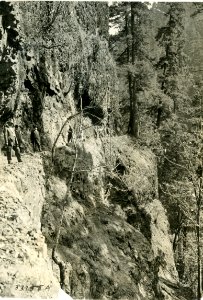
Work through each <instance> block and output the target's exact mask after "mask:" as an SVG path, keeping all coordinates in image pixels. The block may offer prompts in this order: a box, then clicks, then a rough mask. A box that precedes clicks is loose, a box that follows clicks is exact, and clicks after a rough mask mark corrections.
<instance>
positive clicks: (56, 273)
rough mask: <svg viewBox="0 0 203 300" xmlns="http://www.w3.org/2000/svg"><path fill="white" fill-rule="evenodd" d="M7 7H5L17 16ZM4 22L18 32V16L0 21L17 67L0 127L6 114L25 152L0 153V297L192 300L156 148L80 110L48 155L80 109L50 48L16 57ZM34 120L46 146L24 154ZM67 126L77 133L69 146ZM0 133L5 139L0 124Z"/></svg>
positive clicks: (4, 99) (6, 57)
mask: <svg viewBox="0 0 203 300" xmlns="http://www.w3.org/2000/svg"><path fill="white" fill-rule="evenodd" d="M5 7H6V8H7V10H5ZM5 7H3V6H1V9H2V10H3V15H5V16H7V17H8V16H10V18H11V20H13V18H14V19H15V17H14V15H13V11H10V10H9V9H8V7H7V6H6V5H5ZM11 15H12V17H11ZM9 26H11V28H14V29H15V30H17V29H16V23H15V22H14V23H13V22H12V23H11V24H10V25H9V24H5V23H4V22H3V23H2V26H0V28H1V30H2V35H1V42H2V47H3V48H2V49H5V48H7V50H8V51H7V52H6V54H5V53H4V52H2V53H1V60H2V61H4V62H5V65H6V66H8V67H9V66H10V67H11V69H10V71H12V70H13V71H14V74H15V76H13V71H12V72H11V75H12V76H11V77H9V76H8V77H9V78H10V79H11V81H10V84H9V86H12V87H13V91H14V92H13V94H11V93H10V94H9V93H8V95H7V93H6V92H5V91H6V89H5V90H3V88H1V91H3V93H2V95H1V96H2V97H1V106H0V108H1V110H0V112H1V122H2V123H1V125H3V123H4V121H5V120H6V119H8V118H10V117H11V116H12V117H13V118H14V121H15V123H18V124H19V125H22V126H23V136H24V139H25V141H26V143H27V152H26V154H25V155H24V156H23V163H20V164H18V163H17V162H16V163H15V164H13V165H11V166H7V165H6V158H5V157H4V156H3V153H1V160H0V161H1V168H0V199H1V219H0V222H1V227H0V228H1V229H2V234H1V236H2V238H1V239H2V240H1V250H0V251H1V256H0V260H1V262H2V263H1V266H0V278H1V281H0V283H1V286H0V287H1V296H7V297H8V296H14V297H41V298H43V297H56V295H57V293H58V291H59V289H60V288H62V289H63V290H64V291H65V292H66V293H68V294H70V295H71V296H72V297H73V298H76V299H81V298H93V299H135V300H145V299H154V300H155V299H168V300H178V299H179V300H184V299H188V300H189V299H191V298H192V296H191V294H190V292H189V290H188V289H187V288H184V287H181V286H180V285H179V283H178V276H177V272H176V268H175V264H174V258H173V251H172V244H171V237H170V234H169V228H168V220H167V216H166V212H165V210H164V208H163V206H162V204H161V203H160V201H159V199H158V196H159V195H158V192H157V190H158V183H157V165H156V158H155V156H154V155H153V154H152V153H151V152H150V151H149V150H148V149H141V148H139V147H138V146H137V145H136V143H135V141H133V140H131V139H130V138H129V137H127V136H120V137H117V136H115V135H114V132H113V131H111V129H109V128H108V126H106V125H105V124H106V122H107V119H105V118H104V119H103V120H102V124H100V125H94V126H93V124H92V121H91V120H90V119H89V118H88V117H85V116H83V115H77V116H75V117H74V118H72V119H71V120H70V121H69V122H67V125H66V126H65V127H64V130H63V131H62V133H61V135H60V137H59V139H58V141H57V143H56V144H55V149H54V151H53V153H52V154H53V157H52V155H51V146H52V145H53V144H54V142H55V140H56V138H57V136H58V132H59V131H60V129H61V127H62V125H63V124H64V122H65V121H66V119H67V117H70V116H72V115H74V114H75V113H76V112H77V103H76V99H75V97H74V93H73V91H72V90H71V91H70V92H69V93H68V92H67V90H69V86H70V82H69V80H68V78H66V77H65V75H64V76H63V74H62V72H60V71H59V70H57V71H56V70H55V68H54V64H55V63H56V61H53V60H52V59H51V58H50V56H48V55H47V57H46V59H45V60H44V61H43V66H42V65H41V63H40V61H39V59H38V57H37V56H36V53H34V52H32V51H31V52H29V53H28V52H27V53H26V55H25V56H24V57H23V59H22V56H20V55H17V54H19V53H18V52H17V54H16V49H13V48H12V47H13V45H9V43H8V40H7V37H8V33H9V32H10V31H9V29H10V27H9ZM14 46H16V44H15V45H14ZM14 50H15V51H14ZM13 51H14V52H15V53H14V54H15V55H16V56H15V59H16V60H15V61H13V62H12V66H11V65H10V60H11V56H12V54H13ZM19 66H21V68H19ZM19 70H21V72H20V73H19ZM9 74H10V73H9ZM0 81H1V82H0V86H1V87H2V86H4V84H5V82H4V80H3V79H0ZM19 82H20V83H21V84H22V85H21V84H20V85H19ZM43 88H44V90H45V91H46V92H45V93H44V95H43V99H42V98H40V95H41V89H43ZM9 95H10V96H9ZM11 95H13V96H12V97H11ZM42 100H43V101H42ZM11 112H12V114H11ZM33 122H34V123H36V124H37V125H38V126H39V128H40V134H41V138H42V144H43V147H44V149H46V151H44V152H42V153H41V154H40V155H39V154H34V155H33V154H32V153H31V152H30V145H29V134H30V127H31V125H32V123H33ZM69 125H71V126H72V128H73V133H74V139H73V141H72V142H71V143H69V144H68V145H66V136H67V130H68V127H69ZM0 133H1V140H0V146H2V145H3V139H2V126H1V132H0ZM14 160H15V158H14ZM46 245H47V246H46ZM53 249H54V250H55V251H54V252H53Z"/></svg>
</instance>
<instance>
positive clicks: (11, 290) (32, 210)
mask: <svg viewBox="0 0 203 300" xmlns="http://www.w3.org/2000/svg"><path fill="white" fill-rule="evenodd" d="M13 161H15V159H13ZM44 195H45V184H44V171H43V166H42V161H41V159H40V158H39V157H35V158H34V157H32V159H29V158H28V157H25V156H24V157H23V163H17V162H14V163H13V165H9V166H7V165H6V158H5V157H1V170H0V202H1V208H0V223H1V224H0V228H1V234H0V236H1V249H0V252H1V253H0V261H1V263H0V282H1V284H0V294H1V296H2V297H20V298H21V297H22V298H25V297H27V298H28V297H42V298H43V297H53V296H56V295H57V293H58V290H59V285H58V283H57V281H56V279H55V278H54V277H53V273H52V268H51V262H50V260H49V258H48V255H47V246H46V244H45V240H44V236H43V235H42V233H41V222H40V216H41V210H42V205H43V202H44Z"/></svg>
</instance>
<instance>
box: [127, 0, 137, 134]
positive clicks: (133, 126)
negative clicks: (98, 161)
mask: <svg viewBox="0 0 203 300" xmlns="http://www.w3.org/2000/svg"><path fill="white" fill-rule="evenodd" d="M135 6H136V3H135V2H131V3H130V7H131V36H132V45H131V48H132V49H131V61H132V65H134V64H135V53H136V33H135ZM128 77H129V79H130V81H129V90H130V120H129V133H130V134H132V135H133V136H134V137H136V138H138V136H139V113H138V97H137V91H136V80H135V78H134V77H133V75H132V74H131V73H130V74H129V75H128Z"/></svg>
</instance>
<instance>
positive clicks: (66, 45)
mask: <svg viewBox="0 0 203 300" xmlns="http://www.w3.org/2000/svg"><path fill="white" fill-rule="evenodd" d="M0 13H1V15H2V24H1V27H0V30H1V34H0V37H1V48H0V58H1V65H0V73H1V76H0V123H1V125H2V126H3V124H4V123H5V122H6V121H7V120H8V119H9V118H14V119H15V120H18V121H19V122H20V124H21V125H22V128H23V129H22V131H23V132H24V135H25V136H26V135H28V133H27V132H29V128H30V126H31V125H32V124H36V125H37V126H38V127H39V128H40V130H41V131H40V133H41V136H42V138H41V139H42V146H43V149H44V150H47V149H48V150H49V151H52V160H53V155H54V154H55V152H54V151H55V149H54V147H55V148H56V143H57V141H58V139H59V135H60V134H61V133H62V130H63V128H64V126H65V125H66V124H67V121H69V120H72V119H76V125H75V131H77V135H78V138H77V141H76V144H77V142H78V141H81V140H82V138H81V136H82V133H81V132H82V131H83V129H81V128H83V127H82V120H83V118H84V120H85V118H88V119H89V120H90V121H91V124H89V123H87V124H85V126H86V127H84V128H89V127H92V126H93V127H95V128H97V130H98V131H99V130H100V131H102V139H103V140H104V139H105V138H106V137H108V139H107V144H109V143H111V138H112V139H113V137H122V136H128V137H129V138H130V140H131V142H132V143H133V147H134V148H136V149H139V150H140V151H142V150H143V149H144V150H146V149H148V150H149V151H151V152H152V153H153V155H154V156H155V158H156V164H157V169H158V175H157V182H158V192H157V195H156V196H154V197H158V198H159V200H160V202H161V203H162V205H163V207H164V209H165V211H166V215H167V218H168V220H169V226H170V228H169V232H170V239H171V243H172V247H173V254H174V258H175V266H176V269H177V272H178V278H179V282H180V284H181V286H182V287H184V288H188V290H189V291H192V292H193V293H194V294H196V295H197V299H198V300H200V299H201V297H202V290H203V268H202V255H203V244H202V234H203V232H202V221H203V219H202V218H203V216H202V208H203V146H202V145H203V144H202V143H203V120H202V113H203V103H202V97H203V88H202V83H203V72H202V67H203V56H202V53H201V52H202V42H201V41H202V39H203V30H202V28H203V27H202V26H203V4H202V3H184V2H171V3H170V2H166V3H156V4H155V3H154V4H153V5H151V4H148V3H147V2H135V1H134V2H112V3H110V4H109V3H105V2H96V1H95V2H65V1H64V2H58V1H53V2H51V1H41V2H40V1H33V2H19V3H18V2H17V3H16V4H15V5H13V7H12V6H11V5H10V4H9V3H8V2H1V4H0ZM8 16H9V17H8ZM5 32H6V43H7V46H6V47H5V45H4V37H5ZM19 66H20V67H19ZM50 74H51V75H50ZM50 78H51V80H50ZM50 82H51V84H50ZM22 94H23V95H24V96H23V97H24V98H23V97H22ZM70 94H71V95H73V99H74V105H75V108H74V109H75V110H74V113H73V114H72V115H71V116H67V114H66V113H64V116H65V117H64V118H63V122H61V123H60V126H58V127H56V128H55V132H57V134H56V135H55V137H54V140H52V139H51V138H50V136H51V133H50V134H46V130H45V125H44V124H45V119H44V115H43V114H44V110H45V108H46V107H49V105H51V101H52V98H53V97H55V98H54V99H56V104H55V106H57V107H60V109H61V107H63V109H62V110H63V111H64V112H65V110H67V111H70V110H71V109H72V108H71V105H70V103H69V102H68V100H67V99H68V97H69V95H70ZM25 95H26V96H25ZM26 97H27V98H26ZM45 99H46V101H45ZM50 107H51V106H50ZM78 116H79V119H77V118H78ZM67 117H68V119H67ZM50 118H52V119H53V123H54V120H55V119H54V118H55V116H54V115H52V116H51V117H50ZM64 122H65V123H64ZM50 124H51V123H50ZM50 126H51V125H50ZM52 130H53V129H52ZM50 131H51V129H50ZM84 131H85V129H84ZM97 134H98V132H97ZM84 135H85V134H84ZM76 144H75V145H74V147H75V149H77V146H76ZM53 145H54V146H53ZM105 147H106V148H105V151H106V152H105V151H104V152H105V153H106V158H105V159H106V160H105V164H106V165H105V168H106V169H108V170H110V169H111V170H112V169H113V170H114V171H115V170H116V174H117V175H118V178H119V180H120V182H121V183H119V188H120V189H122V193H123V194H122V195H124V192H123V191H124V189H125V188H126V185H125V184H126V183H125V180H124V179H122V180H121V178H123V177H122V176H123V174H125V172H126V174H127V173H128V171H127V167H126V166H125V164H124V163H123V162H122V161H120V160H118V159H117V160H116V166H115V165H114V163H113V162H112V158H111V154H112V153H113V148H109V146H108V147H107V146H105ZM134 148H132V149H134ZM81 149H82V148H81ZM56 150H57V149H56ZM83 152H84V149H83V150H80V151H79V150H78V151H76V157H79V159H81V157H80V156H81V155H82V153H83ZM88 159H89V158H88ZM81 160H82V159H81ZM57 163H58V161H57ZM85 163H88V161H86V162H84V161H82V162H81V165H82V164H84V166H83V165H82V167H84V168H85V167H86V165H85ZM81 165H80V169H81V168H82V167H81ZM129 168H130V166H129ZM75 170H76V171H75ZM73 171H74V172H73ZM60 172H61V175H60V176H61V177H60V178H63V174H62V173H63V170H62V168H58V173H60ZM68 172H69V173H68V174H69V178H71V179H70V181H69V188H70V191H71V197H73V198H74V197H75V198H77V197H78V196H77V195H76V190H77V189H76V187H74V182H76V180H75V181H74V176H76V175H77V167H76V166H75V164H73V165H72V173H70V171H68ZM85 172H86V171H85ZM85 172H83V175H82V176H83V177H84V178H85V176H86V173H85ZM108 172H109V171H108ZM73 173H74V174H73ZM75 174H76V175H75ZM87 176H88V175H87ZM84 180H86V179H83V181H84ZM47 182H48V181H47ZM105 182H108V184H109V185H108V186H110V184H111V186H112V185H113V184H118V179H115V178H113V179H112V178H111V176H110V175H109V174H108V175H106V177H105ZM83 183H84V182H83ZM95 185H96V184H95ZM106 186H107V185H106ZM107 192H109V193H110V197H112V198H113V197H118V196H119V195H121V192H120V194H119V193H118V192H117V194H116V192H115V191H114V192H112V191H110V188H109V189H108V191H107V189H106V194H107ZM130 193H131V191H130V189H129V190H128V192H127V194H125V195H128V196H129V195H131V194H130ZM152 195H153V193H151V194H150V197H153V196H152ZM83 196H84V195H83ZM83 196H81V195H80V197H81V198H82V197H83ZM97 197H99V196H98V195H97ZM123 197H124V196H123ZM125 197H126V196H125ZM139 197H140V198H139ZM142 197H145V195H142V196H140V194H139V195H138V198H139V199H141V198H142ZM146 198H147V196H146ZM65 204H66V203H65ZM65 204H64V203H63V205H62V216H63V214H64V211H63V210H64V207H65ZM122 205H124V204H121V206H122ZM136 205H137V204H136ZM122 208H123V206H122ZM44 214H45V212H44ZM62 218H63V217H62ZM140 218H141V217H140ZM62 221H63V220H62V219H60V222H61V224H62ZM130 224H133V223H130ZM44 226H45V225H44ZM145 227H146V228H147V223H146V224H145ZM60 235H62V233H61V232H60V230H59V231H58V232H57V234H56V235H55V236H54V239H55V240H56V241H57V243H58V242H60ZM146 236H147V234H146ZM46 238H47V237H46ZM49 238H50V237H49ZM49 238H47V240H48V242H50V240H51V238H50V239H49ZM147 238H148V237H147ZM78 239H79V238H78ZM67 240H68V239H67ZM69 240H70V239H69ZM69 240H68V241H69ZM66 242H67V241H66ZM69 242H70V241H69ZM69 242H67V243H69ZM50 243H51V242H50ZM55 251H56V246H55V248H53V252H52V258H53V260H54V261H55V262H56V264H58V265H59V267H60V266H62V264H61V262H60V261H59V260H58V258H57V257H56V256H55ZM95 251H96V250H95ZM88 263H89V264H90V265H91V264H92V262H91V263H90V262H88ZM92 268H93V267H92ZM60 271H61V269H60ZM94 276H96V275H94ZM150 276H151V275H150ZM138 277H139V276H138ZM98 278H99V277H98ZM136 280H137V281H136V283H137V282H139V279H137V277H136ZM154 280H155V279H154ZM98 282H99V279H98V280H97V282H96V280H95V282H94V284H95V285H96V284H98V285H99V283H98ZM154 282H155V281H154ZM63 284H64V282H63ZM63 284H61V287H63ZM155 284H156V283H154V285H155ZM108 285H109V286H111V282H110V281H109V282H108ZM102 293H103V291H102V292H101V293H99V291H98V290H97V291H94V290H91V296H92V297H93V298H100V297H101V294H102ZM112 293H113V292H112ZM153 293H154V295H155V296H154V297H155V298H151V299H165V298H163V295H162V293H161V292H160V291H159V290H158V288H157V289H155V290H154V291H153ZM75 295H77V292H75ZM88 295H89V294H88ZM112 295H113V296H112ZM77 296H78V295H77ZM79 296H80V295H79ZM83 296H84V295H83ZM183 296H184V295H183ZM109 297H112V299H113V298H114V299H120V298H119V295H114V294H111V296H109ZM185 297H186V296H185ZM128 298H129V299H130V298H131V299H133V296H132V297H130V296H129V297H128ZM105 299H106V298H105ZM139 299H141V298H139ZM143 299H144V298H143ZM176 299H189V298H187V297H186V298H176Z"/></svg>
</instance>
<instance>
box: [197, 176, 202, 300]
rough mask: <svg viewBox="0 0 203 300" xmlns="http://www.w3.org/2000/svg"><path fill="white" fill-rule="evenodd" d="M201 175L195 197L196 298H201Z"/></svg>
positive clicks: (199, 299)
mask: <svg viewBox="0 0 203 300" xmlns="http://www.w3.org/2000/svg"><path fill="white" fill-rule="evenodd" d="M201 190H202V177H201V178H200V183H199V197H198V199H197V226H196V231H197V299H198V300H201V297H202V278H201V276H202V272H201V269H202V266H201V245H200V226H201V222H200V213H201V202H202V201H201V198H202V191H201Z"/></svg>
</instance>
